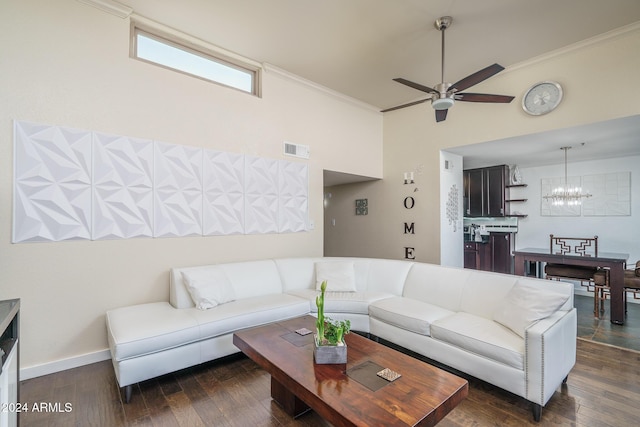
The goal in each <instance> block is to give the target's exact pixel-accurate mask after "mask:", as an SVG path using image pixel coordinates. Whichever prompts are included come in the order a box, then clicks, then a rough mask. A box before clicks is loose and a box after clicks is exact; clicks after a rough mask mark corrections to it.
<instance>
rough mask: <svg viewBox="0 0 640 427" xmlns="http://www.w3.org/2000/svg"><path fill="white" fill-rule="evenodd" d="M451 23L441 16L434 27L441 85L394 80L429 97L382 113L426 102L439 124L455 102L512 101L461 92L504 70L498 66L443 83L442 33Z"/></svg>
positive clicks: (449, 18)
mask: <svg viewBox="0 0 640 427" xmlns="http://www.w3.org/2000/svg"><path fill="white" fill-rule="evenodd" d="M452 22H453V18H452V17H450V16H443V17H441V18H438V19H436V21H435V24H434V25H435V27H436V29H438V30H439V31H440V32H441V33H442V61H441V77H442V78H441V80H442V82H441V83H438V84H437V85H435V89H434V88H430V87H428V86H424V85H421V84H419V83H414V82H412V81H410V80H407V79H403V78H395V79H393V80H394V81H396V82H398V83H401V84H403V85H406V86H409V87H411V88H413V89H417V90H420V91H422V92H426V93H428V94H430V95H431V96H430V97H429V98H425V99H422V100H419V101H413V102H410V103H408V104H403V105H398V106H397V107H391V108H387V109H386V110H382V112H383V113H384V112H387V111H393V110H398V109H400V108H405V107H410V106H412V105H417V104H421V103H423V102H426V101H429V100H430V101H431V106H432V107H433V109H434V110H435V112H436V122H441V121H443V120H445V119H446V118H447V111H448V110H449V108H451V107H453V106H454V105H455V101H466V102H486V103H504V104H506V103H509V102H511V101H513V98H514V97H513V96H508V95H492V94H486V93H462V91H463V90H465V89H468V88H470V87H471V86H475V85H477V84H478V83H480V82H482V81H484V80H486V79H488V78H489V77H491V76H493V75H495V74H497V73H499V72H500V71H502V70H504V67H502V66H501V65H499V64H493V65H490V66H488V67H486V68H483V69H482V70H480V71H476V72H475V73H473V74H471V75H469V76H467V77H465V78H464V79H462V80H459V81H458V82H456V83H454V84H451V83H447V82H445V81H444V52H445V49H444V33H445V30H446V29H447V28H449V27H450V26H451V23H452Z"/></svg>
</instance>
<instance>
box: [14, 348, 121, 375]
mask: <svg viewBox="0 0 640 427" xmlns="http://www.w3.org/2000/svg"><path fill="white" fill-rule="evenodd" d="M109 359H111V353H110V352H109V349H106V350H101V351H96V352H94V353H87V354H83V355H81V356H75V357H70V358H68V359H61V360H56V361H54V362H49V363H43V364H42V365H35V366H28V367H26V368H20V381H23V380H28V379H31V378H36V377H41V376H43V375H49V374H54V373H56V372H60V371H66V370H67V369H72V368H77V367H78V366H84V365H89V364H91V363H96V362H102V361H103V360H109Z"/></svg>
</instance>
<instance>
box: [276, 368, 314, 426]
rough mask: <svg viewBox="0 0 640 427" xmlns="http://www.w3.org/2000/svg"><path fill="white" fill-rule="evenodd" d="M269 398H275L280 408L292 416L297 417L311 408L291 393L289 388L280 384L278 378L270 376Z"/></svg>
mask: <svg viewBox="0 0 640 427" xmlns="http://www.w3.org/2000/svg"><path fill="white" fill-rule="evenodd" d="M271 398H272V399H273V400H275V401H276V402H277V403H278V404H279V405H280V406H281V407H282V409H283V410H284V411H285V412H286V413H287V414H288V415H290V416H292V417H293V418H297V417H299V416H300V415H302V414H304V413H305V412H307V411H309V410H310V409H311V408H309V406H307V404H306V403H304V402H303V401H302V400H300V399H298V397H297V396H296V395H295V394H293V393H292V392H291V391H289V389H287V388H286V387H285V386H283V385H282V384H280V382H279V381H278V380H276V379H275V378H273V377H271Z"/></svg>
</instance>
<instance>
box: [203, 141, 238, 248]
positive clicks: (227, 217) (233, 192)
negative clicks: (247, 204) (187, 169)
mask: <svg viewBox="0 0 640 427" xmlns="http://www.w3.org/2000/svg"><path fill="white" fill-rule="evenodd" d="M203 186H204V203H203V234H204V235H226V234H243V233H244V156H243V155H241V154H232V153H225V152H221V151H213V150H204V162H203Z"/></svg>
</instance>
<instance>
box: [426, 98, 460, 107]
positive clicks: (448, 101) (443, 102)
mask: <svg viewBox="0 0 640 427" xmlns="http://www.w3.org/2000/svg"><path fill="white" fill-rule="evenodd" d="M454 103H455V101H454V100H453V98H438V99H434V100H432V101H431V106H432V107H433V109H434V110H448V109H449V108H451V107H453V104H454Z"/></svg>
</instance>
